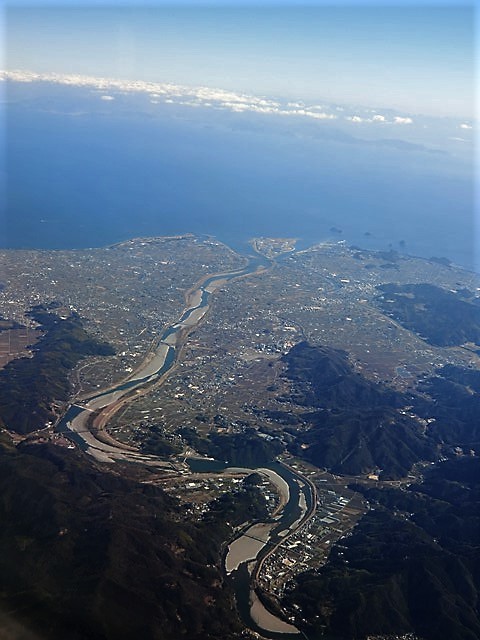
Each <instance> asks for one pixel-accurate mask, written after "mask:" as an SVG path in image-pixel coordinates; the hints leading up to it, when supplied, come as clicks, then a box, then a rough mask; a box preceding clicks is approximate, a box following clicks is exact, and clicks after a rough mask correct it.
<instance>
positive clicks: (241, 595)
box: [225, 463, 316, 640]
mask: <svg viewBox="0 0 480 640" xmlns="http://www.w3.org/2000/svg"><path fill="white" fill-rule="evenodd" d="M257 471H259V472H263V473H267V474H268V472H269V471H270V473H272V472H273V476H276V478H275V477H272V475H270V479H271V481H273V483H274V484H276V485H277V488H278V490H279V491H280V492H283V493H284V494H285V492H286V504H285V505H284V507H283V509H282V510H281V512H280V514H279V515H277V516H276V517H274V518H272V519H270V520H267V521H266V522H263V523H255V524H253V525H250V526H249V527H248V528H247V529H246V530H245V531H243V532H242V534H241V535H240V536H239V537H238V538H236V539H235V540H234V541H233V542H232V543H231V544H230V545H229V547H228V550H227V553H226V556H225V571H226V573H227V576H228V579H229V580H231V582H232V584H233V587H234V590H235V595H236V600H237V606H238V610H239V612H240V615H241V617H242V619H243V621H244V623H245V624H246V625H247V626H248V627H249V628H250V629H252V630H253V631H256V632H257V633H260V634H261V635H262V636H263V637H267V638H272V639H275V638H277V639H280V638H281V639H282V640H287V639H288V640H290V638H292V639H293V638H295V639H296V640H298V638H299V634H300V633H301V632H300V631H299V630H298V629H297V628H296V627H294V626H293V625H292V624H290V623H288V622H285V621H283V620H282V619H280V618H278V617H277V616H274V615H273V614H272V613H270V612H269V611H268V610H267V609H266V608H265V607H264V605H263V604H262V602H261V601H260V600H259V598H258V596H257V594H256V593H255V589H254V583H255V576H256V573H257V571H258V569H259V567H260V566H261V563H262V561H263V559H264V558H265V556H267V555H269V553H270V552H271V551H272V549H273V548H275V547H276V546H277V545H278V544H279V543H281V542H282V541H284V540H285V539H286V537H288V536H289V534H291V533H293V532H294V531H296V530H297V529H298V528H299V527H300V526H302V524H303V523H304V521H305V520H306V519H307V518H308V517H309V515H310V514H311V513H312V511H313V509H314V508H315V506H316V505H315V502H316V496H315V493H314V490H313V488H312V486H311V485H310V484H309V483H308V482H307V481H306V480H305V479H304V478H303V477H302V476H300V475H297V474H296V473H295V472H293V471H292V470H291V469H290V468H289V467H286V466H285V465H282V464H280V463H274V464H271V465H269V466H268V467H266V468H265V469H257ZM282 483H283V485H284V486H283V487H282V486H281V485H282Z"/></svg>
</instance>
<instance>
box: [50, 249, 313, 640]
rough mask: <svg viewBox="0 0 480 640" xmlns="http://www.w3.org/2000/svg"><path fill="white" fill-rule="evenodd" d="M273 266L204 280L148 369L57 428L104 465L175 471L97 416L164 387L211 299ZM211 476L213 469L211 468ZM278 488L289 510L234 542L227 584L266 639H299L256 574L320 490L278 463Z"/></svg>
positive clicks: (77, 409)
mask: <svg viewBox="0 0 480 640" xmlns="http://www.w3.org/2000/svg"><path fill="white" fill-rule="evenodd" d="M270 265H271V261H270V260H268V259H266V258H264V257H263V256H260V255H257V256H252V257H250V259H249V262H248V264H247V266H246V267H244V268H243V269H239V270H236V271H231V272H227V273H220V274H216V275H213V276H210V277H207V278H206V279H205V280H203V281H202V282H201V283H200V284H199V285H198V287H197V288H196V289H194V290H192V291H190V292H189V294H188V300H189V304H188V306H187V308H186V309H185V310H184V311H183V313H182V314H181V316H180V318H179V319H178V320H177V321H176V322H175V323H173V324H171V325H170V326H168V327H167V328H166V329H165V330H164V331H163V333H162V334H161V336H160V337H159V339H158V341H157V343H156V346H155V349H154V351H153V352H152V353H150V354H149V357H148V358H147V359H146V360H145V361H144V362H143V364H142V365H141V366H140V367H139V368H138V369H137V370H136V371H135V372H133V373H132V375H131V376H129V377H128V378H127V379H125V380H123V381H122V382H120V383H118V384H117V385H115V386H113V387H110V388H108V389H104V390H102V391H97V392H95V393H94V394H92V395H89V396H87V397H84V398H83V399H82V400H81V401H78V402H76V403H74V404H71V405H70V406H69V408H68V409H67V411H66V413H65V414H64V416H63V417H62V418H61V419H60V421H59V422H58V424H57V425H56V430H57V431H58V432H61V433H64V434H65V435H66V436H67V437H68V438H70V439H71V440H72V441H73V442H75V443H76V444H77V445H78V446H79V447H80V448H81V449H82V450H83V451H85V452H86V453H87V454H89V455H90V456H92V457H93V458H95V459H96V460H98V461H101V462H115V461H119V460H124V461H126V460H129V461H137V462H142V463H144V464H148V465H150V466H158V467H164V468H171V463H169V462H166V461H163V460H160V459H159V458H157V456H155V455H147V454H142V453H140V452H139V451H138V450H135V449H134V448H133V447H129V446H128V445H123V444H121V443H119V442H117V441H115V440H113V438H110V437H109V436H108V434H105V433H104V432H102V436H98V435H95V433H94V432H93V431H92V427H91V416H92V414H94V416H95V419H96V420H97V419H98V418H101V419H103V425H104V424H105V423H106V422H107V421H108V419H109V418H110V417H111V416H112V415H113V414H114V413H115V411H116V410H118V408H119V407H120V406H121V403H125V402H128V401H129V400H131V399H133V398H135V397H136V396H137V394H139V393H142V392H143V391H145V390H146V389H147V388H149V387H150V386H151V385H154V384H158V383H161V381H162V380H163V378H164V376H165V375H166V374H167V373H168V372H169V371H170V370H171V369H172V367H173V366H174V364H175V363H176V361H177V358H178V355H179V352H180V348H181V346H182V345H183V343H184V342H185V340H186V337H187V335H188V333H189V332H190V331H191V330H192V329H193V328H194V327H195V326H197V325H198V323H199V322H200V321H201V320H202V318H203V317H204V316H205V314H206V313H207V311H208V309H209V302H210V296H211V295H212V294H213V293H214V292H215V291H216V290H217V289H218V288H220V287H221V286H223V285H224V284H225V283H226V282H228V281H229V280H232V279H234V278H239V277H242V276H248V275H251V274H254V273H256V272H261V271H262V270H264V269H266V268H268V267H269V266H270ZM205 471H207V468H206V469H205ZM258 471H259V472H261V473H263V474H264V475H266V476H268V477H269V479H270V481H271V482H272V483H273V484H275V485H276V487H277V490H278V492H279V494H281V495H283V507H282V509H281V510H280V513H278V514H277V515H276V516H275V517H274V518H272V519H270V520H269V521H268V522H263V523H255V524H252V525H251V526H250V527H248V528H247V529H246V530H245V531H243V532H242V533H241V534H240V535H239V536H238V537H237V538H236V539H235V540H234V541H233V542H231V543H230V545H229V548H228V550H227V553H226V557H225V571H226V574H227V579H229V580H231V581H232V583H233V586H234V590H235V594H236V597H237V603H238V608H239V611H240V615H241V616H242V618H243V620H244V622H245V624H246V625H247V626H248V627H250V628H251V629H253V630H255V631H257V632H258V633H260V634H261V635H262V636H264V637H265V636H266V637H269V638H282V640H287V639H288V638H298V637H299V633H300V632H299V631H298V629H296V628H295V627H294V626H293V625H291V624H289V623H287V622H285V621H283V620H281V619H280V618H278V617H276V616H274V615H272V614H271V613H270V612H269V611H267V609H265V607H264V606H263V604H262V603H261V602H260V600H259V599H258V596H257V594H256V593H255V591H254V589H253V588H252V583H253V582H254V578H255V572H256V571H257V569H258V567H260V566H261V563H262V561H263V559H264V558H265V557H267V556H268V555H269V553H271V551H272V550H273V549H274V548H275V547H276V546H277V545H278V544H280V542H282V540H284V539H285V537H287V536H288V535H289V534H290V533H292V532H293V531H295V530H297V529H298V527H299V526H301V525H302V523H303V522H304V521H305V519H306V518H307V516H308V513H310V512H311V511H312V509H313V508H314V503H315V496H314V491H313V490H312V488H311V487H310V486H309V485H308V483H307V482H306V481H305V479H303V480H302V478H301V476H299V475H298V474H296V473H294V472H293V471H292V470H291V469H289V468H288V467H286V466H285V465H281V464H279V463H275V464H273V465H270V466H269V467H268V468H265V469H259V470H258Z"/></svg>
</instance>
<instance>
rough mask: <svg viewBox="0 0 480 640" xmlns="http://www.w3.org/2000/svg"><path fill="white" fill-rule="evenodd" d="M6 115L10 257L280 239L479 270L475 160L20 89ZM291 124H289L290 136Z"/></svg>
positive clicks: (285, 121)
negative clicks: (165, 241)
mask: <svg viewBox="0 0 480 640" xmlns="http://www.w3.org/2000/svg"><path fill="white" fill-rule="evenodd" d="M7 97H8V100H7V103H6V106H5V105H4V106H5V109H6V113H5V123H6V127H5V131H6V144H5V154H4V155H5V176H6V179H5V182H6V198H5V202H4V205H3V206H4V211H3V212H2V214H3V216H2V217H3V219H4V222H5V224H4V232H3V234H2V237H1V238H0V240H1V245H2V246H3V247H9V248H21V247H23V248H42V249H43V248H45V249H58V248H84V247H98V246H104V245H108V244H112V243H115V242H119V241H121V240H125V239H127V238H131V237H137V236H155V235H171V234H178V233H185V232H191V233H195V234H197V233H198V234H212V235H214V236H216V237H218V238H219V239H220V240H223V241H225V242H227V243H229V244H231V245H233V246H234V247H237V248H241V247H244V246H245V243H246V241H247V240H248V239H249V238H251V237H253V236H260V235H261V236H272V237H276V236H288V237H297V238H299V239H300V246H308V245H310V244H313V243H317V242H322V241H326V240H331V241H335V242H337V241H341V240H344V241H345V242H347V244H355V245H359V246H362V247H365V248H376V249H388V248H392V247H393V248H394V249H397V250H402V251H404V252H406V253H409V254H412V255H420V256H424V257H431V256H445V257H448V258H449V259H451V260H453V261H454V262H456V263H458V264H461V265H463V266H465V267H467V268H469V269H474V268H475V266H476V259H475V241H474V238H475V221H474V189H473V160H472V159H469V156H468V154H466V155H465V154H464V155H462V156H461V157H457V156H456V155H455V153H453V152H452V151H451V150H448V149H447V150H446V151H444V150H442V152H435V153H432V152H431V150H428V149H424V148H423V147H422V146H421V145H420V146H419V148H418V149H417V148H416V147H415V146H414V145H412V144H411V143H409V144H406V143H405V144H403V143H402V142H401V141H395V140H394V141H393V142H392V141H390V142H389V141H388V140H387V141H386V142H385V141H381V142H378V141H377V142H375V141H374V142H373V143H372V141H367V140H365V139H363V138H362V137H361V136H360V137H357V138H352V137H351V136H350V137H349V136H347V135H345V132H342V131H340V130H337V129H335V128H332V127H331V126H330V129H327V128H323V129H322V128H318V129H314V128H313V125H311V124H310V123H309V124H308V126H307V125H303V124H301V123H295V122H293V119H289V118H285V117H283V118H280V117H277V118H274V117H271V118H269V117H266V116H264V115H261V114H233V113H229V114H226V113H221V112H216V111H214V110H209V109H207V108H204V107H200V108H198V109H194V108H192V107H183V108H182V107H181V106H179V105H168V104H163V105H156V106H155V110H153V106H152V105H150V106H149V105H148V104H147V101H146V99H145V98H142V97H139V96H124V97H123V99H122V100H120V99H118V100H116V101H115V104H114V103H113V101H112V103H102V102H101V101H100V100H99V99H98V96H97V95H92V94H91V92H87V91H86V90H85V89H82V88H72V87H57V86H50V87H40V88H38V87H33V86H30V87H26V88H25V87H20V88H19V89H18V90H15V91H14V90H11V91H10V92H9V93H8V94H7ZM292 123H293V124H292Z"/></svg>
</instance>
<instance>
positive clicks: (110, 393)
mask: <svg viewBox="0 0 480 640" xmlns="http://www.w3.org/2000/svg"><path fill="white" fill-rule="evenodd" d="M270 265H271V262H270V261H269V260H268V259H267V258H264V257H263V256H260V255H256V256H250V257H249V262H248V264H247V266H246V267H244V268H243V269H238V270H236V271H231V272H227V273H220V274H216V275H213V276H210V277H209V278H207V279H206V280H204V281H203V282H202V284H201V285H199V286H198V288H197V289H196V290H194V291H191V292H190V295H189V299H190V304H189V306H188V307H187V308H186V309H185V310H184V311H183V313H182V315H181V316H180V318H179V319H178V320H177V321H176V322H175V323H173V324H171V325H170V326H169V327H167V328H166V329H165V330H164V331H163V333H162V334H161V335H160V336H159V338H158V341H157V344H156V347H155V351H154V353H153V354H150V356H149V358H148V359H146V360H145V362H144V363H143V364H142V365H141V367H140V368H139V369H137V370H136V371H135V372H134V373H133V374H132V375H131V376H129V378H128V379H126V380H124V381H123V382H121V383H119V384H118V385H116V386H114V387H110V388H109V389H104V390H102V391H97V392H96V393H94V394H92V395H90V396H88V397H86V398H83V399H82V401H81V402H78V403H75V404H72V405H71V406H70V407H69V409H68V410H67V412H66V413H65V415H64V416H63V417H62V418H61V420H60V421H59V422H58V424H57V426H56V430H57V431H59V432H61V433H64V434H65V435H66V436H68V437H69V438H70V439H71V440H72V441H74V442H75V443H76V444H77V445H78V446H79V447H80V448H81V449H83V450H84V451H86V452H87V453H89V454H90V455H92V456H93V457H94V458H96V459H97V460H100V461H112V460H115V459H119V458H120V459H130V460H139V461H143V462H146V461H151V462H152V463H153V461H154V460H155V458H156V457H155V456H145V455H142V454H140V453H139V452H138V451H133V450H132V451H128V450H125V448H124V447H121V446H120V445H117V446H116V445H115V443H110V444H107V443H105V442H103V441H101V440H99V439H97V438H96V437H95V436H94V434H93V433H91V432H90V430H89V429H88V417H89V415H90V414H91V413H92V412H98V411H102V412H106V411H107V410H108V409H109V408H110V407H111V408H112V409H113V410H114V408H115V405H116V403H118V401H119V400H120V398H125V399H126V397H127V396H129V394H131V393H132V392H133V391H135V390H139V389H144V388H145V387H147V386H150V385H152V384H155V383H158V382H159V381H160V380H161V378H162V377H163V376H164V375H165V374H166V373H167V372H168V371H169V370H170V369H171V368H172V367H173V365H174V364H175V362H176V361H177V357H178V351H179V347H180V346H181V343H182V340H184V338H185V335H186V333H188V332H189V331H191V329H193V328H194V327H195V326H196V325H197V324H198V323H199V322H200V321H201V319H202V318H203V316H204V315H205V314H206V312H207V311H208V308H209V302H210V296H211V295H212V294H213V293H214V291H215V290H216V289H218V288H219V287H221V286H222V285H223V284H225V283H226V282H228V281H229V280H232V279H234V278H239V277H242V276H248V275H250V274H253V273H255V272H256V271H259V270H262V269H265V268H267V267H269V266H270ZM157 462H158V463H159V464H160V461H159V460H157Z"/></svg>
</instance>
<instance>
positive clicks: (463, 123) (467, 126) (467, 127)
mask: <svg viewBox="0 0 480 640" xmlns="http://www.w3.org/2000/svg"><path fill="white" fill-rule="evenodd" d="M460 129H473V127H472V125H471V124H467V123H466V122H462V124H461V125H460Z"/></svg>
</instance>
